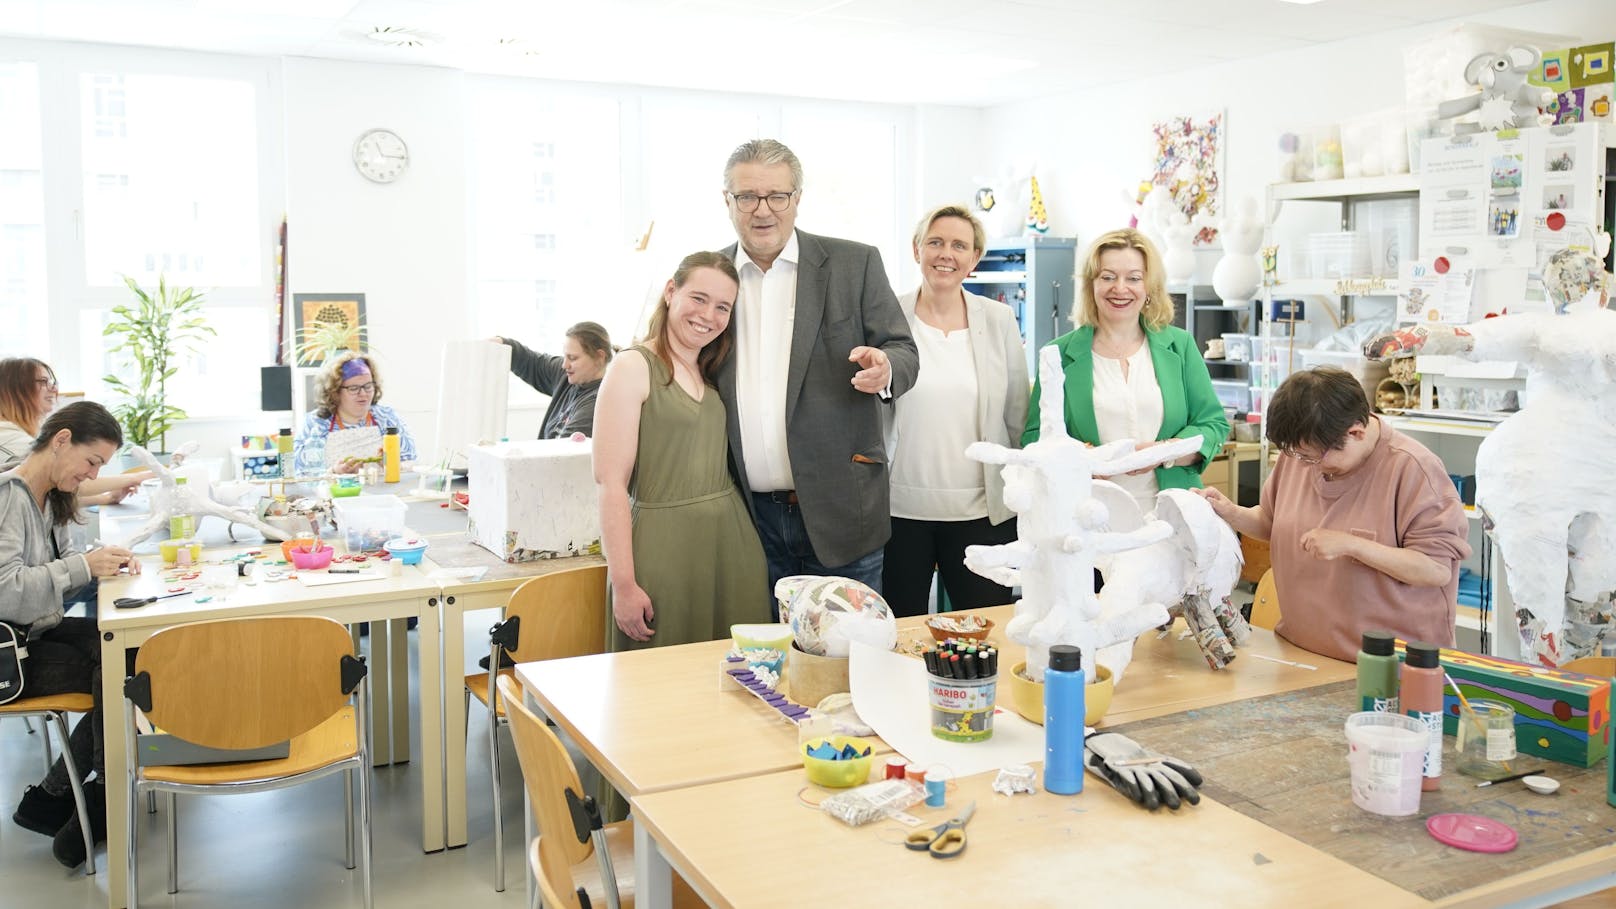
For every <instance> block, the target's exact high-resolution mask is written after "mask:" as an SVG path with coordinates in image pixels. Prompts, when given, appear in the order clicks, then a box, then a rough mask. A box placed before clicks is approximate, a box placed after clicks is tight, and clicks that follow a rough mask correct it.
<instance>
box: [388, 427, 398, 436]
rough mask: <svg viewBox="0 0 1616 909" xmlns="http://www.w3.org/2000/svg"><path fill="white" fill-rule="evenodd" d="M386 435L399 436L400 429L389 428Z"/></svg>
mask: <svg viewBox="0 0 1616 909" xmlns="http://www.w3.org/2000/svg"><path fill="white" fill-rule="evenodd" d="M386 434H387V435H390V436H396V435H398V427H397V426H389V427H387V430H386Z"/></svg>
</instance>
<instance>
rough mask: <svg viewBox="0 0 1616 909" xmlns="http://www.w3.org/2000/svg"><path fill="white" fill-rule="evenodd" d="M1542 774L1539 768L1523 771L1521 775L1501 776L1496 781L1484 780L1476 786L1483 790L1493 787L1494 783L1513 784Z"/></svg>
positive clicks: (1541, 769)
mask: <svg viewBox="0 0 1616 909" xmlns="http://www.w3.org/2000/svg"><path fill="white" fill-rule="evenodd" d="M1542 772H1543V768H1542V767H1539V768H1537V769H1536V770H1522V771H1521V772H1520V773H1512V774H1510V775H1509V776H1501V777H1499V778H1498V779H1496V780H1482V781H1481V782H1479V783H1477V784H1476V788H1477V789H1481V788H1483V787H1485V786H1491V785H1493V784H1494V783H1513V782H1515V781H1516V780H1523V779H1525V778H1527V777H1529V776H1537V775H1538V774H1540V773H1542Z"/></svg>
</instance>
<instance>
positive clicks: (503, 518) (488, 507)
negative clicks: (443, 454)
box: [466, 439, 600, 562]
mask: <svg viewBox="0 0 1616 909" xmlns="http://www.w3.org/2000/svg"><path fill="white" fill-rule="evenodd" d="M591 450H592V449H591V443H590V440H588V439H584V440H583V441H579V442H574V441H573V440H571V439H534V440H530V441H524V442H501V443H499V444H497V445H474V446H471V447H470V448H468V449H467V450H466V467H467V473H468V476H467V489H466V491H467V493H468V494H469V495H470V498H471V501H470V503H469V504H468V505H467V511H468V512H469V517H470V532H471V538H472V540H473V541H474V542H476V543H477V545H479V546H481V547H483V548H484V549H487V550H488V551H490V552H492V553H493V554H494V555H497V556H499V557H500V558H501V559H504V560H505V561H507V562H531V561H535V560H538V559H557V558H564V557H566V556H575V555H585V554H595V553H599V552H600V507H599V504H598V497H597V495H596V493H595V477H594V472H593V470H592V468H591V463H590V451H591Z"/></svg>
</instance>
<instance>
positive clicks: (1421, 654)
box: [1403, 641, 1442, 669]
mask: <svg viewBox="0 0 1616 909" xmlns="http://www.w3.org/2000/svg"><path fill="white" fill-rule="evenodd" d="M1403 649H1404V650H1405V651H1406V652H1407V653H1408V660H1407V664H1408V665H1409V666H1412V667H1414V668H1415V669H1436V668H1438V667H1440V666H1441V665H1442V658H1441V656H1442V648H1441V647H1440V646H1438V645H1436V644H1432V643H1429V642H1427V641H1409V642H1408V644H1407V645H1405V646H1404V648H1403Z"/></svg>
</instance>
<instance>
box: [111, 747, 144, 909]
mask: <svg viewBox="0 0 1616 909" xmlns="http://www.w3.org/2000/svg"><path fill="white" fill-rule="evenodd" d="M124 785H125V786H126V787H127V788H128V790H129V806H130V810H128V811H126V812H124V831H123V832H124V838H123V841H124V843H125V845H124V853H123V864H124V873H123V879H124V902H125V903H126V904H127V906H128V909H139V907H140V901H139V900H138V899H136V896H137V894H138V892H139V890H140V886H139V879H138V875H137V874H136V873H135V869H136V863H135V828H136V827H137V826H138V825H137V824H136V823H135V812H134V806H135V805H136V804H138V801H139V799H140V790H139V789H138V788H136V786H135V770H134V768H133V767H131V768H130V769H129V778H128V779H127V780H125V781H124ZM107 861H108V862H110V861H112V856H110V855H109V856H107Z"/></svg>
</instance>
